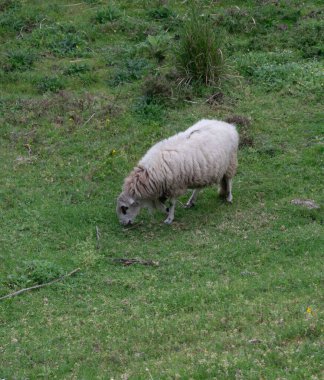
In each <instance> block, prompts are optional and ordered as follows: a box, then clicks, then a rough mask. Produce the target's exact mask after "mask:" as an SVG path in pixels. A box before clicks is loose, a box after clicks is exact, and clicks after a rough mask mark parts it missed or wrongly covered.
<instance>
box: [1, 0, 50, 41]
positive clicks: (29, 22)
mask: <svg viewBox="0 0 324 380" xmlns="http://www.w3.org/2000/svg"><path fill="white" fill-rule="evenodd" d="M13 4H14V5H13V6H12V7H10V8H9V9H8V11H7V12H5V13H4V14H3V15H2V17H1V18H0V33H1V32H2V33H5V32H9V31H11V32H12V31H13V32H19V34H20V36H22V35H23V33H30V32H32V31H33V30H34V29H35V28H36V27H37V26H38V25H39V24H40V22H41V21H42V20H43V19H45V18H46V16H45V15H44V13H42V12H41V11H38V12H36V11H35V12H33V11H31V10H30V8H29V7H22V6H21V5H20V3H18V2H17V3H16V2H14V3H13Z"/></svg>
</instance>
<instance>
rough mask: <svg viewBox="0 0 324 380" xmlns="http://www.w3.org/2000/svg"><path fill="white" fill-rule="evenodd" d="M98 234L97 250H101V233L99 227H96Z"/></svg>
mask: <svg viewBox="0 0 324 380" xmlns="http://www.w3.org/2000/svg"><path fill="white" fill-rule="evenodd" d="M96 233H97V249H99V248H100V231H99V228H98V226H96Z"/></svg>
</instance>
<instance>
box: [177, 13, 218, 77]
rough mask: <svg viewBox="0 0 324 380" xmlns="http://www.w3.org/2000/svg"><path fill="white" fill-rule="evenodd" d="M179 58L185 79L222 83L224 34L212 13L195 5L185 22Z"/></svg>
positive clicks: (178, 49)
mask: <svg viewBox="0 0 324 380" xmlns="http://www.w3.org/2000/svg"><path fill="white" fill-rule="evenodd" d="M175 58H176V61H177V66H178V69H179V71H180V73H181V74H182V76H183V80H185V81H186V82H187V83H190V82H192V81H198V82H203V83H204V84H206V85H213V84H217V83H219V82H220V79H221V77H222V76H223V74H224V70H225V67H224V57H223V52H222V37H221V34H220V33H219V31H217V30H216V29H215V27H214V25H213V22H212V20H211V19H210V18H209V17H208V16H204V15H201V14H200V13H199V12H198V9H197V8H192V9H191V13H190V17H189V19H188V20H187V21H186V22H185V23H184V25H183V28H182V31H181V36H180V40H179V45H178V46H177V49H176V51H175Z"/></svg>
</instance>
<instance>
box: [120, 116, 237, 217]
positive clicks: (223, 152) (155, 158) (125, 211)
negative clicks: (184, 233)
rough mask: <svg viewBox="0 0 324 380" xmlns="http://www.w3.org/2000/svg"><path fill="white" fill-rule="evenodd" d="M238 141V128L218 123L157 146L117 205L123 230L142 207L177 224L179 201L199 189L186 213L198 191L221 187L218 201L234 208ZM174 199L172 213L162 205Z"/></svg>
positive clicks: (202, 125) (200, 126) (192, 201)
mask: <svg viewBox="0 0 324 380" xmlns="http://www.w3.org/2000/svg"><path fill="white" fill-rule="evenodd" d="M238 142H239V137H238V133H237V131H236V129H235V127H234V126H233V125H231V124H228V123H225V122H223V121H218V120H200V121H199V122H198V123H196V124H194V125H193V126H192V127H190V128H189V129H187V130H186V131H184V132H180V133H178V134H176V135H174V136H172V137H170V138H167V139H165V140H162V141H160V142H159V143H157V144H155V145H154V146H153V147H152V148H151V149H149V151H148V152H147V153H146V154H145V156H144V157H143V158H142V159H141V160H140V162H139V163H138V165H137V166H136V167H135V168H134V169H133V171H132V172H131V173H130V174H129V176H128V177H127V178H126V179H125V181H124V186H123V191H122V193H121V194H120V195H119V197H118V200H117V209H116V211H117V216H118V218H119V221H120V222H121V223H122V224H123V225H127V224H131V223H133V221H134V219H135V217H136V216H137V214H138V213H139V211H140V209H141V208H142V207H154V208H158V209H160V210H162V211H164V212H166V213H167V214H168V217H167V219H166V220H165V223H167V224H170V223H172V221H173V219H174V210H175V204H176V199H177V197H179V196H180V195H182V194H184V193H185V192H186V190H187V189H188V188H191V189H195V190H194V191H193V193H192V195H191V197H190V199H189V200H188V202H187V204H186V207H192V206H193V205H194V204H195V201H196V199H197V195H198V192H199V189H201V188H203V187H205V186H208V185H212V184H219V185H220V195H221V196H224V197H226V200H227V201H228V202H232V199H233V197H232V178H233V176H234V175H235V172H236V167H237V149H238ZM167 199H170V204H171V207H170V209H169V208H167V207H166V206H165V205H164V202H165V201H166V200H167Z"/></svg>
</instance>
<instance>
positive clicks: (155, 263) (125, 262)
mask: <svg viewBox="0 0 324 380" xmlns="http://www.w3.org/2000/svg"><path fill="white" fill-rule="evenodd" d="M112 261H115V262H116V263H120V264H123V265H124V266H129V265H133V264H141V265H148V266H152V267H158V266H159V265H160V263H159V262H158V261H153V260H140V259H112Z"/></svg>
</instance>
